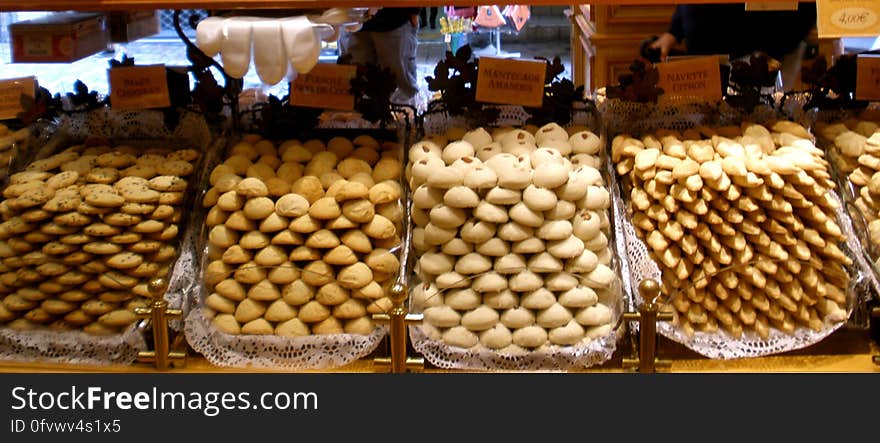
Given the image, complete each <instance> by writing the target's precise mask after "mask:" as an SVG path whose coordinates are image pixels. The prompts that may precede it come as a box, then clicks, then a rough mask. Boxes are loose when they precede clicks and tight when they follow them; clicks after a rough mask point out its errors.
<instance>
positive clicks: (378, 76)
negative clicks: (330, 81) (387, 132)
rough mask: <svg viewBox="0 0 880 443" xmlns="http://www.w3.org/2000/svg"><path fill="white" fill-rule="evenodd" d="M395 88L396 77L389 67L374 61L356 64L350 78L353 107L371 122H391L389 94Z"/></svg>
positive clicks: (392, 92)
mask: <svg viewBox="0 0 880 443" xmlns="http://www.w3.org/2000/svg"><path fill="white" fill-rule="evenodd" d="M396 89H397V79H396V77H395V75H394V73H393V72H392V71H391V69H390V68H382V67H381V66H379V65H378V64H375V63H367V64H366V65H358V67H357V73H356V75H355V77H354V78H353V79H352V80H351V93H352V95H354V109H355V111H357V112H359V113H360V114H361V116H362V117H363V118H364V119H365V120H367V121H369V122H371V123H381V124H382V125H387V124H388V123H390V122H391V120H392V118H393V116H392V106H391V95H392V94H394V91H395V90H396Z"/></svg>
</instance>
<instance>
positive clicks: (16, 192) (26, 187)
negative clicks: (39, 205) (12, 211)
mask: <svg viewBox="0 0 880 443" xmlns="http://www.w3.org/2000/svg"><path fill="white" fill-rule="evenodd" d="M45 186H46V183H45V182H43V181H40V180H33V181H27V182H22V183H18V184H14V185H9V186H7V187H6V188H4V189H3V196H4V197H6V198H9V199H11V198H16V197H18V196H20V195H23V194H24V193H25V192H27V191H30V190H32V189H40V188H43V187H45Z"/></svg>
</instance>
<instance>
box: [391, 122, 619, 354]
mask: <svg viewBox="0 0 880 443" xmlns="http://www.w3.org/2000/svg"><path fill="white" fill-rule="evenodd" d="M501 109H502V112H501V113H500V114H501V116H502V117H501V118H500V119H499V120H498V121H496V124H495V125H493V126H492V127H473V128H468V127H467V123H466V122H464V121H456V119H455V118H450V117H448V116H442V115H441V116H436V117H434V118H435V121H431V119H432V116H430V115H429V116H428V117H426V123H425V128H426V129H425V132H426V134H425V136H424V137H423V138H422V139H421V140H420V141H418V142H416V143H415V144H413V145H412V146H411V147H410V148H409V151H408V165H407V169H406V174H407V180H408V183H409V185H410V188H411V189H412V198H411V205H412V206H411V208H410V212H411V219H412V222H413V226H414V228H413V235H412V247H413V248H414V253H415V254H414V256H416V257H418V261H417V265H416V269H415V271H416V273H415V274H416V275H415V281H414V282H413V283H412V284H411V285H410V287H411V298H410V309H411V310H412V311H414V312H422V313H423V314H424V321H423V322H422V324H421V325H419V326H412V327H411V328H410V335H411V337H412V340H413V346H414V347H415V349H416V350H417V351H419V352H420V353H422V354H423V355H424V356H425V358H426V359H427V360H429V361H430V362H431V363H432V364H433V365H435V366H438V367H442V368H455V369H469V370H566V369H572V368H585V367H590V366H593V365H597V364H601V363H603V362H605V361H607V360H609V359H610V358H611V356H612V354H613V353H614V351H615V349H616V344H617V340H618V338H619V336H620V333H621V330H622V328H620V327H619V326H620V325H621V321H620V318H621V314H622V312H623V311H624V304H625V303H624V299H623V295H622V288H621V285H620V262H619V260H618V259H617V255H616V252H615V251H616V246H615V241H616V236H615V233H614V222H613V219H614V218H615V217H614V216H612V214H611V194H610V191H611V186H610V181H609V177H610V176H609V174H608V173H607V169H606V168H607V162H606V161H605V156H604V149H603V146H604V141H603V139H602V138H601V132H600V130H599V122H598V116H597V115H596V114H595V112H592V110H591V109H592V108H584V109H576V110H573V111H572V114H573V118H572V121H571V122H569V123H564V124H565V125H566V127H563V126H562V125H560V124H557V123H547V124H544V125H541V126H538V125H533V124H527V121H528V119H529V118H530V117H531V116H530V115H528V114H527V113H526V112H525V111H524V110H523V109H522V108H517V107H502V108H501ZM437 120H439V121H437Z"/></svg>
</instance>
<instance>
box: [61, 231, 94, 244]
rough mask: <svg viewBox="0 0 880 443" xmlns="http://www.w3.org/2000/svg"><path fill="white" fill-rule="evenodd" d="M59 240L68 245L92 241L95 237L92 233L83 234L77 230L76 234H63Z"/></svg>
mask: <svg viewBox="0 0 880 443" xmlns="http://www.w3.org/2000/svg"><path fill="white" fill-rule="evenodd" d="M58 241H60V242H61V243H64V244H66V245H84V244H86V243H91V242H93V241H95V238H94V237H92V236H90V235H86V234H83V233H82V232H77V233H74V234H68V235H65V236H62V237H61V238H59V239H58Z"/></svg>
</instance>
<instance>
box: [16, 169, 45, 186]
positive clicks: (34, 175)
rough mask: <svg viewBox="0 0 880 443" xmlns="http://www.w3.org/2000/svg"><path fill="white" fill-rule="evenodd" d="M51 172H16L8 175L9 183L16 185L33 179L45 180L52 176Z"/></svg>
mask: <svg viewBox="0 0 880 443" xmlns="http://www.w3.org/2000/svg"><path fill="white" fill-rule="evenodd" d="M52 175H53V174H52V173H49V172H42V171H23V172H16V173H15V174H12V175H10V176H9V184H10V185H18V184H22V183H27V182H33V181H45V180H47V179H49V178H51V177H52Z"/></svg>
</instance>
